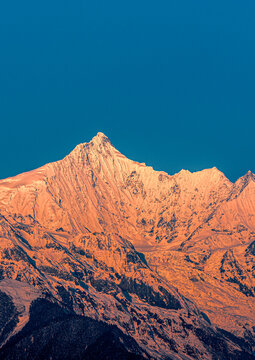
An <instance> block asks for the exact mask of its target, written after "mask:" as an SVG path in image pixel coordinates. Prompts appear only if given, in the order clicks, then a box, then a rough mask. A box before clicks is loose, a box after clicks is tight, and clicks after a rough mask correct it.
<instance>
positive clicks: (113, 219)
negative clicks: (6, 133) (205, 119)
mask: <svg viewBox="0 0 255 360" xmlns="http://www.w3.org/2000/svg"><path fill="white" fill-rule="evenodd" d="M247 183H249V185H248V186H247ZM242 190H244V191H242ZM254 204H255V182H254V175H253V174H252V173H251V172H248V173H247V174H246V175H245V176H244V177H242V178H240V179H239V185H238V184H236V183H235V184H232V183H231V182H230V181H229V180H228V179H227V178H226V177H225V176H224V174H223V173H222V172H221V171H219V170H218V169H217V168H216V167H214V168H211V169H205V170H202V171H198V172H194V173H191V172H190V171H188V170H182V171H180V172H179V173H178V174H176V175H174V176H170V175H168V174H166V173H164V172H159V171H155V170H153V168H151V167H149V166H146V165H145V164H140V163H138V162H135V161H132V160H129V159H128V158H126V157H125V156H124V155H122V154H121V153H120V152H118V150H116V149H115V148H114V147H113V146H112V144H111V142H110V140H109V139H108V138H107V136H105V135H104V134H103V133H98V134H97V135H96V136H95V137H94V138H93V139H92V140H91V141H90V142H88V143H83V144H79V145H77V146H76V147H75V149H74V150H73V151H72V152H71V153H70V154H69V155H67V156H66V157H65V158H64V159H62V160H60V161H57V162H53V163H49V164H47V165H45V166H43V167H41V168H39V169H37V170H33V171H31V172H28V173H24V174H20V175H18V176H17V177H15V178H9V179H6V180H4V181H1V182H0V214H1V215H2V217H0V280H1V276H3V277H4V278H9V279H14V280H18V281H23V282H25V283H29V284H30V285H31V286H35V287H36V288H38V289H40V290H41V291H42V293H47V294H51V296H53V297H54V298H55V299H58V301H59V302H60V303H63V304H64V306H66V307H70V309H72V311H75V312H77V313H78V314H86V315H88V316H90V317H93V318H96V319H101V320H103V321H106V322H109V323H111V324H115V325H117V326H119V327H120V328H121V329H122V330H123V331H125V332H126V333H127V334H131V335H132V336H133V337H134V338H135V339H136V340H137V341H138V343H139V345H140V346H141V347H143V348H144V349H146V350H148V351H149V352H150V354H152V358H153V357H154V355H155V357H156V358H157V359H162V358H163V357H166V355H168V358H169V357H170V358H173V359H175V357H174V356H172V355H173V354H172V350H173V351H178V353H181V354H183V357H178V358H179V359H193V358H196V359H211V358H212V357H211V356H210V354H214V349H212V348H210V347H208V342H207V337H208V336H209V335H208V334H210V336H212V331H213V330H212V328H211V327H210V324H209V322H208V320H205V319H204V318H203V317H202V318H201V316H200V315H199V313H198V312H197V311H196V310H194V307H193V305H192V304H190V303H187V301H186V300H185V299H184V298H182V297H181V296H180V295H178V293H177V292H176V291H175V289H174V288H173V287H172V285H174V286H176V287H177V288H178V290H179V292H180V293H183V294H184V295H185V298H188V299H191V300H193V301H194V302H195V303H197V304H198V305H199V308H200V309H201V310H202V311H203V312H204V313H206V314H208V316H209V318H210V320H211V321H212V323H213V326H215V328H216V327H217V328H223V329H224V330H227V331H232V329H234V331H235V335H238V336H243V334H244V333H245V332H246V333H247V334H248V333H251V334H252V331H253V330H252V329H253V327H252V326H254V323H255V315H254V314H255V307H254V298H253V296H255V290H254V289H255V280H254V279H255V274H254V268H253V265H254V259H253V258H252V256H253V248H254V245H253V244H254V240H255V238H254V234H255V226H254V214H255V205H254ZM247 249H248V250H247ZM136 251H138V252H136ZM141 253H143V254H144V255H143V254H141ZM246 269H247V271H246ZM154 270H155V271H154ZM159 275H160V276H159ZM253 275H254V276H253ZM171 284H172V285H171ZM26 314H28V311H27V313H25V315H26ZM190 314H193V315H192V317H190ZM25 315H24V316H25ZM24 316H23V317H24ZM26 316H27V315H26ZM242 319H243V320H242ZM208 327H209V328H208ZM187 329H189V330H188V332H187ZM201 331H202V332H201ZM210 332H211V333H210ZM215 336H216V335H215ZM217 336H218V337H219V339H221V341H226V340H224V339H223V338H221V335H220V334H219V333H217ZM145 340H146V342H145ZM215 341H216V339H215ZM216 342H217V341H216ZM191 346H192V348H191ZM226 346H227V344H226ZM229 346H230V345H229ZM231 346H232V345H231ZM192 349H193V350H192ZM239 350H240V349H239ZM229 351H231V350H229ZM190 354H195V355H194V356H195V357H193V355H191V356H189V355H190ZM196 354H199V356H197V355H196ZM186 355H188V357H187V356H186ZM214 355H215V354H214ZM0 357H1V350H0ZM215 358H226V357H225V356H224V354H222V353H220V355H219V354H218V355H217V354H216V355H215ZM240 358H241V357H239V359H240ZM243 358H244V357H243ZM231 359H235V357H231Z"/></svg>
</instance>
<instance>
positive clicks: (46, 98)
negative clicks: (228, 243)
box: [0, 0, 255, 180]
mask: <svg viewBox="0 0 255 360" xmlns="http://www.w3.org/2000/svg"><path fill="white" fill-rule="evenodd" d="M254 19H255V1H254V0H246V1H240V0H238V1H237V0H224V1H222V0H220V1H219V0H214V1H207V0H193V1H192V0H165V1H163V0H162V1H161V0H159V1H155V0H154V1H151V0H146V1H145V0H135V1H134V0H128V1H126V0H122V1H121V0H116V1H112V0H108V1H106V0H104V1H102V0H101V1H99V0H90V1H85V0H83V1H82V0H77V1H74V0H69V1H67V0H50V1H49V0H43V1H35V0H23V1H21V0H2V1H0V125H1V126H0V134H1V137H0V140H1V141H0V154H1V167H0V178H5V177H8V176H13V175H16V174H17V173H20V172H23V171H28V170H31V169H33V168H36V167H39V166H41V165H43V164H45V163H47V162H51V161H55V160H58V159H61V158H62V157H64V156H65V155H66V154H67V153H69V152H70V151H71V150H72V149H73V148H74V147H75V145H77V144H78V143H81V142H87V141H89V140H90V139H91V138H92V137H93V136H94V135H96V133H97V132H98V131H101V132H104V133H105V134H106V135H107V136H108V137H109V138H110V140H111V141H112V143H113V145H114V146H115V147H116V148H117V149H118V150H120V151H121V152H122V153H123V154H125V155H126V156H128V157H129V158H131V159H133V160H136V161H140V162H145V163H146V164H148V165H152V166H153V167H154V168H155V169H156V170H164V171H167V172H168V173H170V174H173V173H175V172H177V171H179V170H181V169H182V168H184V169H188V170H190V171H195V170H201V169H203V168H208V167H213V166H216V167H218V168H219V169H220V170H222V171H223V172H224V173H225V174H226V176H228V177H229V178H230V179H231V180H236V179H237V178H238V177H239V176H241V175H243V174H244V173H246V172H247V171H248V170H249V169H250V170H251V171H253V172H255V159H254V155H255V152H254V130H255V21H254Z"/></svg>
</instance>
